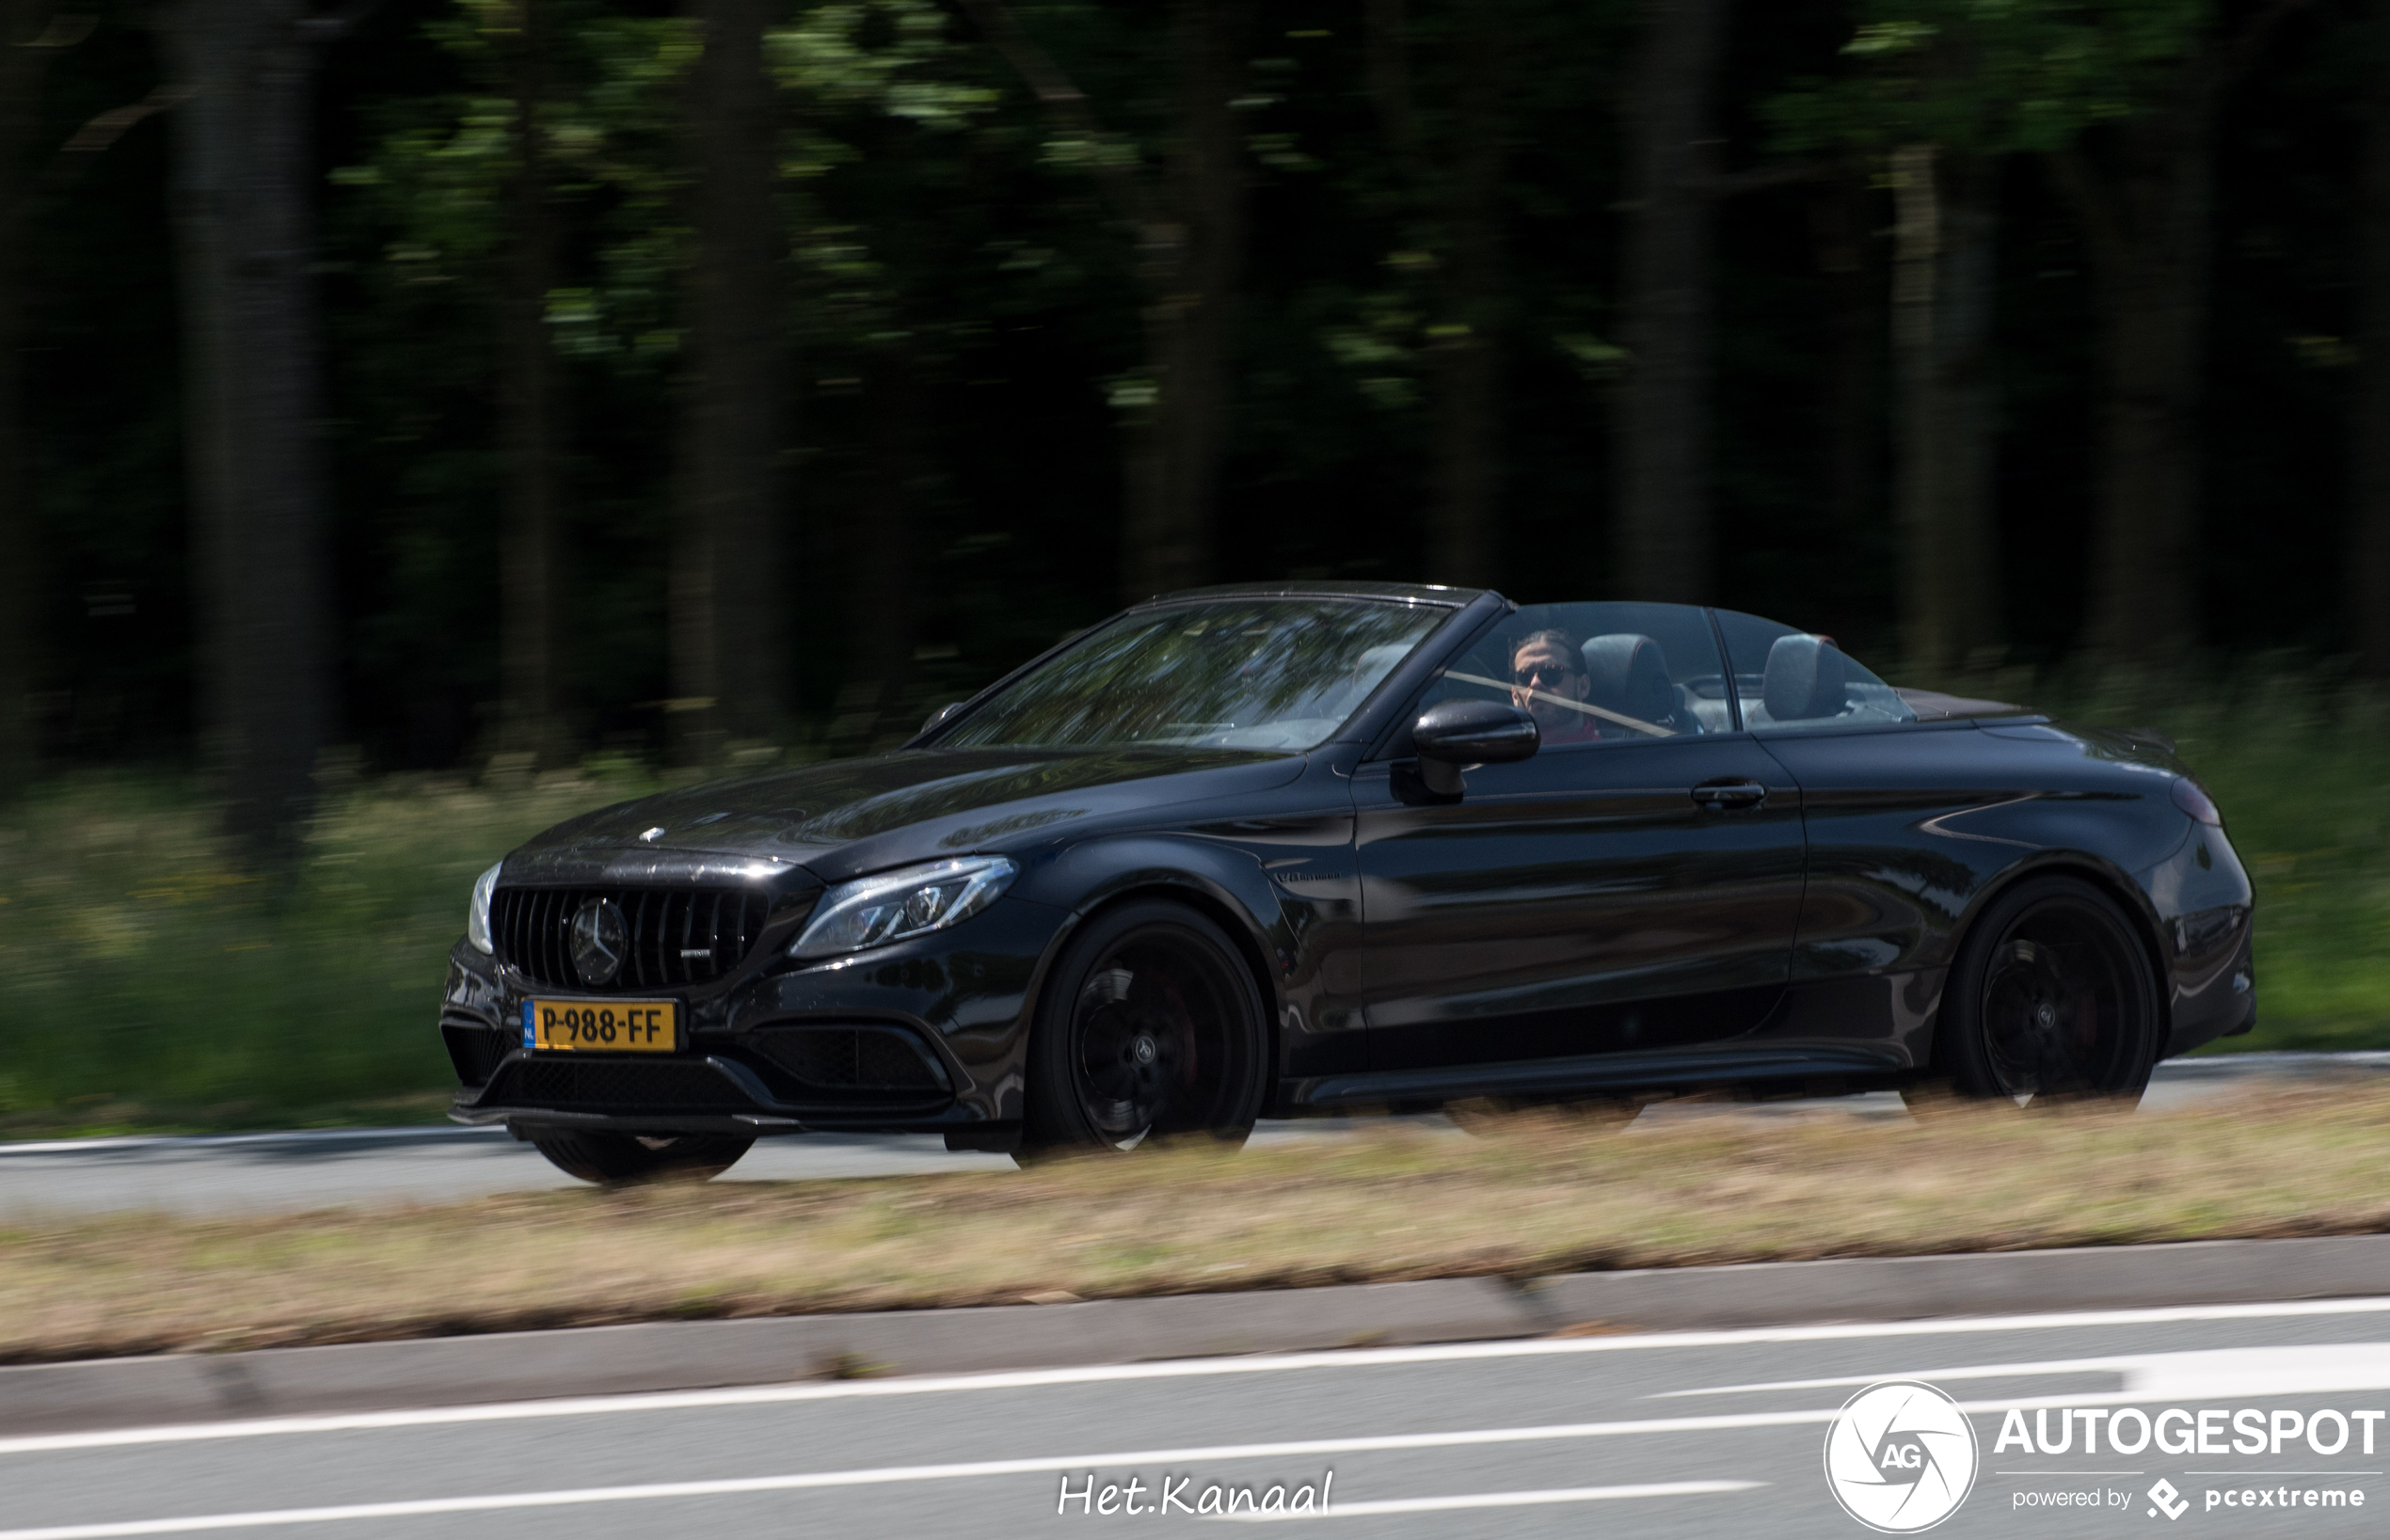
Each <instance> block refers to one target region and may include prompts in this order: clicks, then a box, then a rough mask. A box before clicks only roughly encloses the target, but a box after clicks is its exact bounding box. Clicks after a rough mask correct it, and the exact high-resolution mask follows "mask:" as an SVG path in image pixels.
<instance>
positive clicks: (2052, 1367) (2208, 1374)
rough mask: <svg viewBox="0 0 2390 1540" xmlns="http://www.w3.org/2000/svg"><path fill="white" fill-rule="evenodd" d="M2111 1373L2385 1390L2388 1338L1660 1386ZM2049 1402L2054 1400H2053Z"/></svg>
mask: <svg viewBox="0 0 2390 1540" xmlns="http://www.w3.org/2000/svg"><path fill="white" fill-rule="evenodd" d="M2099 1373H2108V1374H2115V1375H2118V1376H2119V1377H2121V1378H2122V1379H2123V1381H2124V1391H2123V1394H2124V1398H2125V1399H2127V1400H2131V1401H2218V1400H2222V1399H2223V1398H2225V1397H2228V1396H2299V1395H2323V1394H2326V1393H2329V1392H2331V1391H2334V1390H2382V1389H2390V1342H2334V1343H2327V1344H2301V1345H2296V1346H2285V1347H2210V1348H2193V1349H2189V1350H2186V1351H2183V1352H2177V1353H2120V1354H2113V1355H2110V1356H2107V1357H2097V1358H2050V1359H2046V1360H2044V1361H2042V1362H2039V1363H1971V1364H1962V1365H1959V1366H1957V1367H1955V1368H1947V1369H1920V1370H1916V1371H1913V1372H1907V1373H1884V1374H1842V1375H1837V1376H1835V1377H1833V1378H1830V1379H1788V1380H1775V1381H1765V1382H1761V1383H1758V1384H1752V1385H1715V1386H1711V1387H1708V1388H1706V1389H1697V1390H1665V1391H1662V1392H1661V1393H1660V1394H1658V1395H1656V1396H1654V1397H1652V1398H1651V1399H1653V1400H1655V1401H1665V1400H1672V1399H1674V1398H1676V1397H1679V1396H1704V1395H1734V1394H1740V1393H1743V1392H1745V1391H1752V1390H1825V1389H1835V1388H1836V1387H1840V1386H1850V1385H1872V1384H1874V1383H1875V1382H1876V1381H1878V1380H1886V1379H1919V1380H1924V1381H1927V1382H1928V1383H1936V1382H1939V1381H1942V1380H1962V1379H2009V1378H2016V1379H2028V1378H2032V1377H2034V1376H2036V1375H2042V1374H2099ZM2053 1405H2055V1404H2054V1403H2053Z"/></svg>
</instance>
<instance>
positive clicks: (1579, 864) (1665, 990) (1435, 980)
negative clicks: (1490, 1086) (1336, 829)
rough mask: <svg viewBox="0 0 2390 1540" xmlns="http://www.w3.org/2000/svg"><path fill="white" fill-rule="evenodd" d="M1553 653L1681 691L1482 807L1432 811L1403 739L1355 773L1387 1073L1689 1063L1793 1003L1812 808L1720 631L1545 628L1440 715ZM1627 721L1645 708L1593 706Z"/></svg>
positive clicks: (1462, 683) (1514, 772) (1518, 619)
mask: <svg viewBox="0 0 2390 1540" xmlns="http://www.w3.org/2000/svg"><path fill="white" fill-rule="evenodd" d="M1552 631H1557V632H1562V633H1564V634H1566V635H1567V636H1568V638H1569V641H1570V642H1571V643H1577V644H1579V645H1580V646H1581V647H1582V648H1584V649H1595V648H1597V647H1599V648H1603V649H1607V650H1608V651H1609V652H1611V653H1616V652H1617V651H1619V650H1620V648H1621V647H1622V646H1623V647H1626V648H1627V650H1630V651H1633V652H1636V653H1638V654H1643V653H1645V652H1647V651H1648V652H1649V653H1652V654H1664V655H1665V658H1666V659H1668V661H1667V663H1666V665H1665V690H1663V687H1662V685H1661V684H1660V683H1658V682H1655V681H1654V680H1652V679H1649V678H1646V679H1644V680H1643V681H1642V682H1641V685H1640V687H1639V689H1638V691H1637V692H1636V695H1635V698H1634V699H1632V700H1626V701H1624V702H1623V704H1624V705H1630V706H1635V709H1634V710H1626V709H1610V710H1608V711H1607V713H1606V716H1604V717H1597V718H1595V719H1594V720H1595V721H1597V722H1600V724H1601V732H1602V736H1601V738H1598V739H1595V740H1591V741H1558V740H1555V739H1565V738H1568V737H1569V736H1570V735H1569V734H1568V733H1567V732H1565V731H1563V732H1561V733H1551V732H1548V733H1547V741H1546V746H1545V747H1544V748H1543V749H1542V750H1540V751H1539V752H1538V754H1535V756H1534V757H1532V758H1529V759H1527V760H1524V761H1522V762H1520V763H1517V764H1512V765H1486V766H1480V767H1478V768H1476V769H1474V770H1470V771H1468V773H1467V777H1466V780H1467V789H1466V791H1465V792H1464V794H1463V795H1462V796H1461V797H1460V798H1459V799H1458V801H1453V802H1446V801H1441V800H1438V799H1434V798H1432V797H1430V796H1427V795H1425V794H1424V793H1423V791H1422V789H1421V788H1420V786H1419V785H1418V783H1417V780H1416V777H1415V775H1412V774H1410V773H1408V770H1409V766H1408V763H1407V762H1406V761H1404V760H1403V759H1402V758H1401V757H1400V755H1399V754H1398V753H1397V752H1394V751H1398V750H1400V749H1401V748H1402V747H1404V746H1405V745H1404V744H1403V743H1402V742H1401V741H1400V740H1399V738H1397V739H1396V740H1394V741H1392V742H1390V743H1389V745H1387V748H1388V750H1389V752H1388V753H1387V754H1385V756H1384V757H1383V758H1380V759H1378V760H1376V761H1374V762H1368V763H1364V764H1363V765H1362V766H1361V767H1360V768H1359V769H1358V770H1356V772H1355V774H1354V781H1353V794H1354V802H1355V842H1356V863H1357V865H1358V868H1359V871H1360V876H1361V882H1362V925H1363V931H1364V945H1363V948H1362V967H1363V969H1364V972H1365V976H1366V977H1365V989H1366V1000H1367V1004H1366V1011H1367V1017H1368V1041H1369V1061H1370V1067H1371V1069H1372V1071H1373V1072H1379V1071H1415V1070H1427V1069H1433V1068H1436V1067H1442V1066H1461V1065H1470V1064H1487V1063H1506V1062H1514V1061H1522V1060H1534V1059H1551V1058H1569V1057H1577V1056H1585V1055H1593V1054H1615V1053H1627V1052H1633V1051H1635V1050H1654V1049H1669V1048H1682V1047H1685V1046H1688V1045H1693V1044H1698V1043H1702V1042H1707V1041H1713V1040H1718V1039H1722V1038H1729V1037H1733V1036H1735V1035H1737V1034H1740V1033H1743V1032H1747V1031H1749V1030H1750V1029H1751V1028H1753V1027H1754V1026H1756V1025H1758V1024H1760V1022H1761V1020H1762V1018H1764V1017H1765V1016H1766V1014H1767V1012H1768V1011H1769V1009H1770V1008H1773V1007H1774V1005H1775V1004H1776V1002H1777V999H1778V997H1779V996H1780V994H1781V992H1782V989H1783V985H1784V981H1785V976H1786V970H1787V966H1788V962H1789V959H1790V956H1791V952H1792V947H1793V933H1794V929H1795V926H1796V925H1797V923H1798V920H1799V915H1800V908H1801V891H1802V875H1803V861H1804V848H1803V834H1802V820H1801V802H1800V790H1799V787H1798V786H1797V785H1796V784H1795V783H1794V781H1793V778H1792V776H1791V775H1789V774H1788V773H1787V772H1786V771H1785V770H1784V769H1783V767H1782V766H1781V765H1779V764H1778V763H1777V761H1776V760H1775V759H1774V758H1773V757H1772V756H1771V755H1770V754H1768V753H1767V752H1766V751H1765V750H1764V749H1762V748H1761V746H1760V745H1759V744H1758V743H1757V742H1755V741H1754V740H1753V739H1752V738H1750V737H1749V736H1748V735H1746V734H1744V733H1741V732H1739V731H1737V730H1735V729H1736V725H1737V724H1736V722H1735V721H1734V719H1733V717H1732V715H1731V711H1732V703H1731V700H1730V698H1729V695H1728V693H1727V691H1726V689H1725V684H1724V679H1723V669H1722V667H1721V665H1720V664H1719V663H1718V661H1717V650H1716V645H1715V642H1714V634H1713V630H1712V628H1711V627H1710V625H1709V621H1708V618H1707V615H1706V613H1705V611H1701V610H1699V609H1697V608H1692V607H1684V606H1673V605H1550V606H1532V607H1527V608H1524V609H1522V611H1520V612H1519V614H1518V615H1517V616H1515V617H1513V618H1512V619H1511V620H1509V621H1508V622H1506V624H1504V625H1503V626H1502V627H1499V629H1498V631H1497V632H1496V633H1495V634H1494V635H1492V636H1490V637H1489V638H1487V639H1484V640H1482V641H1481V642H1480V643H1478V644H1477V645H1476V646H1474V648H1473V649H1471V651H1470V652H1469V654H1468V655H1467V656H1465V657H1464V658H1462V659H1459V660H1458V661H1457V662H1455V663H1454V664H1453V665H1451V666H1450V667H1449V668H1448V670H1447V672H1446V675H1444V677H1443V678H1442V679H1441V680H1440V681H1439V683H1438V684H1437V685H1436V686H1433V687H1431V689H1430V692H1429V695H1428V696H1427V697H1426V698H1423V700H1422V701H1421V702H1420V703H1419V706H1420V707H1421V708H1424V707H1425V706H1427V705H1431V704H1433V703H1434V701H1435V700H1436V699H1439V698H1476V699H1486V698H1496V697H1497V696H1498V695H1500V694H1502V693H1504V691H1500V690H1499V689H1498V687H1499V686H1501V685H1503V684H1504V683H1505V676H1506V672H1507V665H1508V659H1509V656H1510V653H1511V649H1512V647H1513V645H1514V644H1515V643H1517V642H1518V640H1519V639H1520V638H1522V637H1526V636H1531V635H1534V634H1537V633H1538V632H1552ZM1621 638H1631V639H1633V642H1632V643H1621V642H1620V641H1619V640H1618V639H1621ZM1643 643H1650V646H1649V648H1648V649H1647V648H1645V647H1644V646H1642V644H1643ZM1663 643H1665V645H1663ZM1497 671H1501V672H1497ZM1647 672H1648V671H1647ZM1614 682H1615V681H1614ZM1604 700H1607V701H1609V702H1610V703H1611V705H1612V706H1619V705H1620V704H1622V703H1621V700H1620V696H1619V693H1618V692H1617V691H1615V690H1614V691H1608V692H1606V693H1605V692H1604V691H1598V690H1597V691H1593V692H1591V693H1590V694H1589V695H1588V696H1587V698H1586V701H1585V705H1586V706H1589V707H1592V708H1593V709H1597V710H1600V709H1602V706H1601V703H1602V702H1603V701H1604ZM1664 701H1665V703H1666V706H1665V712H1664V710H1663V705H1662V703H1663V702H1664ZM1645 703H1649V704H1645ZM1664 715H1665V720H1664V721H1657V722H1656V725H1658V726H1659V727H1663V728H1665V729H1667V730H1665V731H1652V730H1649V729H1650V728H1652V727H1653V726H1654V725H1655V719H1661V718H1663V717H1664ZM1611 718H1616V719H1619V720H1618V721H1612V720H1609V719H1611ZM1625 721H1633V722H1638V723H1640V724H1641V725H1639V726H1636V727H1623V726H1621V725H1620V722H1625Z"/></svg>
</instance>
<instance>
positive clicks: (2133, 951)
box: [1910, 877, 2161, 1105]
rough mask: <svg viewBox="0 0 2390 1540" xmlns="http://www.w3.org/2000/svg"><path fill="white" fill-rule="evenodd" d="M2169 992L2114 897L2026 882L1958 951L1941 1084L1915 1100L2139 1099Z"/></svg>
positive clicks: (1940, 1031)
mask: <svg viewBox="0 0 2390 1540" xmlns="http://www.w3.org/2000/svg"><path fill="white" fill-rule="evenodd" d="M2159 988H2160V983H2159V976H2158V969H2157V965H2156V963H2155V962H2154V961H2152V960H2151V958H2150V956H2149V951H2148V948H2147V947H2145V946H2144V945H2143V944H2142V941H2141V937H2140V935H2139V933H2138V931H2137V930H2136V929H2135V928H2134V926H2133V923H2132V920H2131V918H2130V917H2129V916H2128V915H2127V914H2126V913H2125V911H2124V910H2123V909H2122V908H2121V907H2120V906H2119V905H2118V904H2117V903H2116V901H2115V900H2114V899H2112V898H2111V897H2108V896H2107V895H2106V894H2104V893H2102V892H2100V891H2099V890H2098V889H2097V888H2095V887H2092V886H2091V885H2090V884H2088V883H2085V882H2080V881H2075V880H2073V879H2070V878H2063V877H2045V878H2036V879H2033V880H2032V881H2027V882H2022V883H2019V884H2018V885H2017V886H2016V887H2015V888H2012V889H2011V890H2009V891H2008V892H2007V893H2004V894H2002V895H2001V896H2000V897H1998V898H1996V899H1994V900H1993V902H1992V904H1991V906H1990V907H1989V908H1987V909H1986V910H1985V911H1984V914H1983V916H1982V917H1981V918H1980V919H1978V920H1977V921H1976V923H1975V929H1973V930H1971V931H1970V932H1968V937H1967V940H1966V942H1965V943H1964V944H1963V945H1961V946H1960V948H1959V954H1958V957H1957V959H1956V961H1954V962H1953V963H1952V967H1951V972H1950V976H1949V978H1948V979H1947V980H1946V981H1945V982H1944V984H1943V986H1942V1011H1941V1023H1940V1025H1939V1026H1938V1027H1937V1028H1936V1033H1935V1037H1936V1046H1935V1068H1936V1072H1937V1074H1938V1078H1937V1081H1936V1084H1933V1085H1930V1086H1927V1087H1921V1088H1918V1090H1917V1091H1915V1092H1912V1093H1910V1101H1911V1104H1912V1105H1930V1104H1932V1103H1935V1102H1936V1101H1937V1100H1938V1099H1939V1098H1941V1097H1943V1096H1955V1097H1957V1098H1959V1099H1962V1100H1975V1101H1990V1100H1993V1099H1996V1098H1997V1099H2002V1100H2006V1101H2010V1102H2014V1103H2017V1104H2019V1105H2023V1104H2026V1103H2043V1102H2051V1101H2064V1100H2081V1099H2091V1098H2105V1099H2112V1100H2116V1101H2121V1102H2126V1103H2133V1102H2138V1101H2139V1100H2140V1099H2141V1093H2142V1090H2143V1088H2144V1087H2146V1086H2147V1085H2148V1084H2149V1071H2150V1067H2151V1066H2152V1065H2153V1064H2154V1063H2156V1061H2157V1056H2158V1039H2159V1023H2160V1020H2161V1017H2160V1012H2159Z"/></svg>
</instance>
